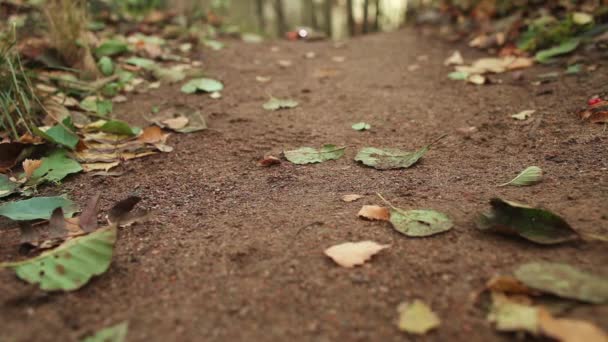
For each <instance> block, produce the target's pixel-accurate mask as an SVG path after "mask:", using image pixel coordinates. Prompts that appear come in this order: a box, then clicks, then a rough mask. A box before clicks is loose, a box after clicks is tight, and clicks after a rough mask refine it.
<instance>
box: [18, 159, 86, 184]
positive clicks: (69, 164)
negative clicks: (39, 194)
mask: <svg viewBox="0 0 608 342" xmlns="http://www.w3.org/2000/svg"><path fill="white" fill-rule="evenodd" d="M80 171H82V166H80V164H79V163H78V162H77V161H75V160H73V159H71V158H69V157H68V156H67V152H66V151H65V150H57V151H55V152H53V153H51V155H49V156H48V157H45V158H42V160H41V161H40V166H39V167H37V168H36V169H35V170H33V171H32V174H31V175H30V177H28V182H27V184H28V185H38V184H42V183H44V182H53V183H58V182H59V181H61V180H62V179H64V178H65V177H67V176H68V175H70V174H72V173H78V172H80ZM26 174H27V171H26Z"/></svg>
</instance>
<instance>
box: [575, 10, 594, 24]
mask: <svg viewBox="0 0 608 342" xmlns="http://www.w3.org/2000/svg"><path fill="white" fill-rule="evenodd" d="M572 21H573V22H574V23H575V24H576V25H581V26H582V25H587V24H590V23H591V22H593V16H592V15H591V14H587V13H584V12H574V13H572Z"/></svg>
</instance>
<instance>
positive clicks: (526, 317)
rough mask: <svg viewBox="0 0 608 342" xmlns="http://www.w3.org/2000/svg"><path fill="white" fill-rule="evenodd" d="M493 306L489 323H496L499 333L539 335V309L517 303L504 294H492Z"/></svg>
mask: <svg viewBox="0 0 608 342" xmlns="http://www.w3.org/2000/svg"><path fill="white" fill-rule="evenodd" d="M491 295H492V306H491V308H490V312H489V313H488V317H487V319H488V321H489V322H490V323H494V325H495V326H496V330H498V331H526V332H529V333H531V334H533V335H537V334H538V333H539V322H538V321H539V309H538V308H537V307H534V306H530V305H525V304H521V303H518V302H515V301H513V300H511V299H509V297H507V296H506V295H504V294H502V293H497V292H492V293H491Z"/></svg>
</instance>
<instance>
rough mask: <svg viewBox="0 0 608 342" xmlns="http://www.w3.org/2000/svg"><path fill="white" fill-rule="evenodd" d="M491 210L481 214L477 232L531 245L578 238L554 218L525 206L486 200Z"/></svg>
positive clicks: (567, 226)
mask: <svg viewBox="0 0 608 342" xmlns="http://www.w3.org/2000/svg"><path fill="white" fill-rule="evenodd" d="M490 205H492V210H491V212H489V213H484V214H481V215H480V216H479V218H478V220H477V227H478V228H479V229H481V230H488V231H494V232H498V233H504V234H510V235H517V236H521V237H523V238H524V239H527V240H530V241H532V242H535V243H539V244H544V245H551V244H558V243H562V242H567V241H572V240H577V239H579V234H578V233H577V232H576V231H575V230H573V229H572V227H570V225H569V224H568V223H567V222H566V221H565V220H564V219H563V218H561V217H559V216H558V215H556V214H554V213H552V212H550V211H548V210H544V209H539V208H532V207H530V206H527V205H525V204H521V203H516V202H511V201H505V200H502V199H500V198H494V199H492V200H490Z"/></svg>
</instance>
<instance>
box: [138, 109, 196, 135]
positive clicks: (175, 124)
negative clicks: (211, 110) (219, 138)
mask: <svg viewBox="0 0 608 342" xmlns="http://www.w3.org/2000/svg"><path fill="white" fill-rule="evenodd" d="M147 120H148V121H150V122H152V123H154V124H156V125H158V126H160V127H163V128H167V129H171V130H173V131H176V132H179V133H193V132H198V131H202V130H205V129H207V121H206V120H205V118H204V117H203V114H201V111H200V110H198V109H195V108H191V107H188V106H175V107H171V108H168V109H165V110H163V111H161V112H159V113H158V114H156V115H155V116H154V117H151V118H147Z"/></svg>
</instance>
